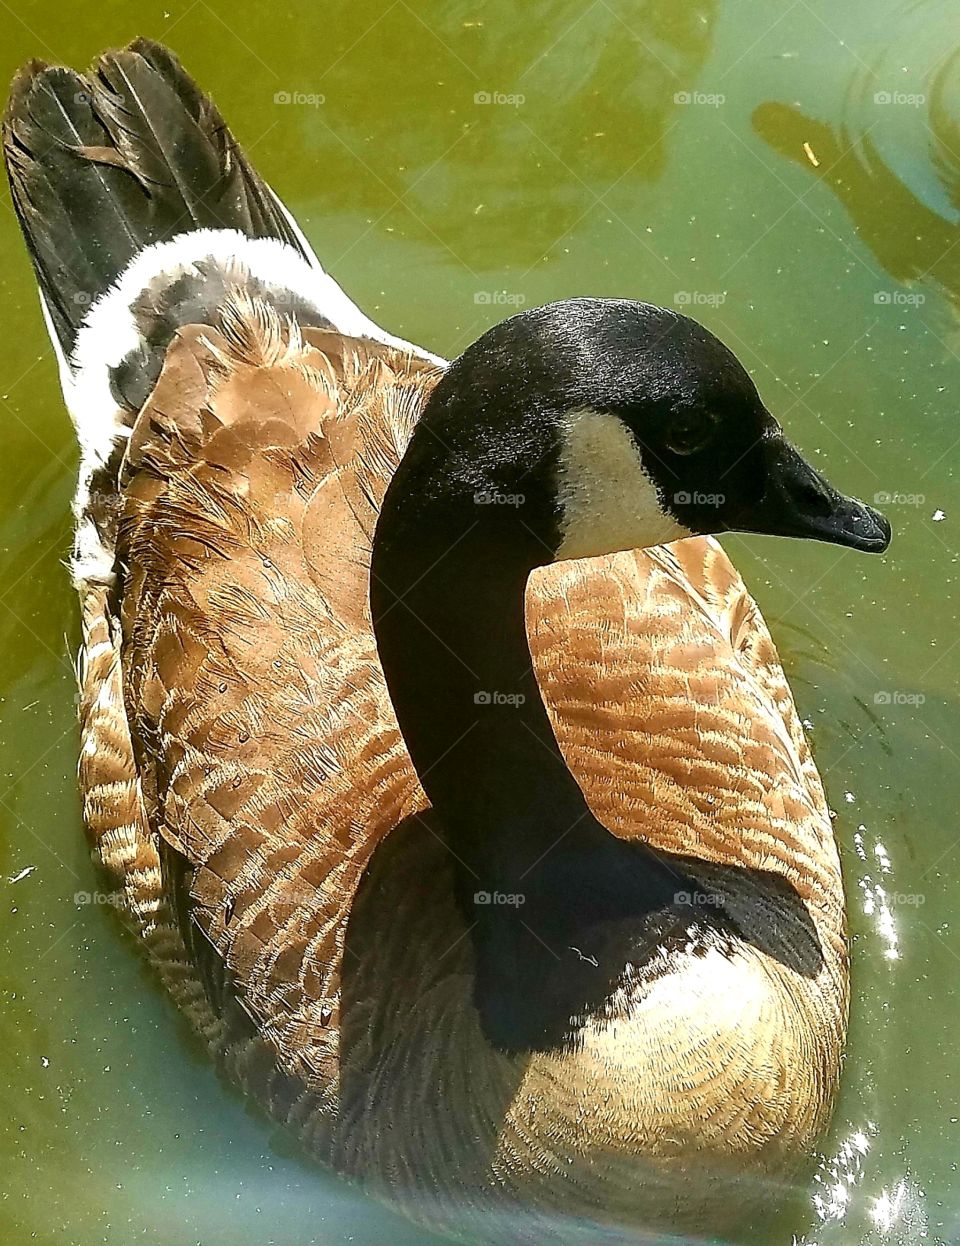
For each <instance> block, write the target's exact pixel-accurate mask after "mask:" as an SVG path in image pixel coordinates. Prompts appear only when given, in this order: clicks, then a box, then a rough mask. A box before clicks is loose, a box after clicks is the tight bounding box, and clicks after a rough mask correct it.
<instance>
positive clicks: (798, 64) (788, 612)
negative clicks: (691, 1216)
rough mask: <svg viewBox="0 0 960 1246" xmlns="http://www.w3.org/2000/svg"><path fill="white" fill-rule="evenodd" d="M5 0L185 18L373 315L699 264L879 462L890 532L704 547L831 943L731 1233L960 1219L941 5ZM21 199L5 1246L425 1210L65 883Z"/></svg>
mask: <svg viewBox="0 0 960 1246" xmlns="http://www.w3.org/2000/svg"><path fill="white" fill-rule="evenodd" d="M14 2H15V6H16V12H15V13H14V11H13V9H12V8H10V7H8V5H7V3H6V0H0V32H2V36H3V37H2V39H0V79H2V80H4V81H5V80H8V79H9V77H10V76H11V74H12V73H13V71H14V69H15V67H16V66H17V65H18V64H19V63H20V62H21V61H23V60H25V59H27V58H29V57H35V56H39V57H44V58H47V59H60V60H64V61H66V62H69V63H72V64H74V65H84V64H86V63H87V62H88V61H89V59H90V58H91V57H92V56H93V54H95V53H96V52H97V51H98V50H99V49H101V48H102V47H103V46H106V45H111V44H114V45H115V44H119V43H122V42H125V41H127V40H128V39H130V38H132V37H133V36H135V35H136V34H139V33H144V34H149V35H152V36H154V37H156V38H160V39H164V40H168V41H169V42H170V43H171V44H172V45H173V47H174V48H175V49H176V50H177V51H178V52H179V53H180V55H181V56H182V57H183V58H184V59H185V61H186V63H187V65H188V67H189V68H190V69H191V70H192V71H193V72H194V73H195V74H196V76H197V77H198V78H199V79H200V81H201V82H202V83H203V85H204V86H205V87H207V88H208V89H209V90H210V91H212V92H213V94H214V95H215V97H216V99H217V101H218V102H219V104H220V105H221V107H222V109H223V111H224V112H225V113H226V115H227V117H228V118H229V119H230V121H231V124H232V125H233V127H234V128H235V130H236V132H237V134H238V135H239V137H240V138H241V140H242V141H243V142H244V143H245V144H246V146H247V148H248V150H249V151H251V152H252V154H253V155H254V157H255V159H256V162H257V163H258V164H259V166H260V167H261V169H262V171H263V173H264V174H265V175H266V176H267V177H268V179H269V180H270V181H271V182H272V183H273V184H274V185H275V186H276V187H277V188H278V190H279V191H280V192H281V193H282V194H283V196H284V198H285V199H286V200H287V202H288V204H289V205H290V207H291V208H292V209H293V210H294V212H295V213H296V215H297V216H298V218H299V219H300V221H301V223H302V224H303V226H304V228H305V231H306V233H307V235H308V236H309V237H310V239H311V241H312V242H313V243H314V245H315V247H316V249H317V251H318V253H319V254H320V256H321V258H322V259H323V260H324V261H325V263H326V264H327V265H328V267H330V268H331V269H332V271H333V272H334V273H335V275H336V276H337V277H338V279H339V280H340V281H341V283H342V284H343V285H344V286H345V288H346V289H347V290H348V291H349V292H350V293H351V294H352V295H353V296H354V297H355V298H356V299H357V301H358V302H359V303H360V304H361V305H362V306H363V307H364V308H365V309H366V310H367V311H368V312H369V313H370V314H372V315H374V316H375V317H376V318H377V319H379V320H380V321H381V322H382V323H383V324H384V325H385V326H387V327H388V328H390V329H391V330H393V331H394V332H397V333H400V334H403V335H404V336H406V337H409V338H412V339H415V340H417V341H420V342H422V343H424V344H425V345H427V346H429V347H430V348H432V349H434V350H436V351H438V352H441V353H444V354H447V355H450V354H454V353H456V352H457V351H458V350H459V349H461V348H462V346H463V345H465V344H466V343H467V342H468V341H470V340H471V339H472V338H473V337H475V336H476V335H478V334H479V333H480V331H481V330H482V329H484V328H485V327H486V326H487V325H488V324H490V323H492V322H493V321H494V320H496V319H498V318H499V317H500V316H502V315H504V314H506V313H507V312H509V311H510V310H512V309H513V307H514V306H516V305H521V304H522V303H526V304H527V305H532V304H535V303H538V302H542V301H546V300H548V299H553V298H558V297H562V296H567V295H575V294H586V293H592V294H599V295H622V296H631V297H640V298H645V299H648V300H652V301H655V302H661V303H666V304H668V305H669V304H675V303H677V301H678V299H681V298H683V297H686V301H687V310H691V311H692V312H693V314H695V315H697V316H698V317H699V318H700V319H702V320H703V321H704V322H705V323H706V324H708V325H709V326H710V327H711V328H712V329H713V330H714V331H716V332H717V333H718V334H720V335H721V336H722V337H723V338H724V339H725V340H726V341H727V342H728V343H729V344H730V345H731V346H733V347H734V348H735V349H736V350H737V351H738V353H739V354H740V357H741V358H742V359H743V361H744V363H745V364H747V366H748V367H749V368H750V369H751V371H752V372H753V374H754V376H755V378H756V380H757V383H758V385H759V387H760V389H761V392H762V393H763V395H764V397H765V398H766V400H767V402H768V405H769V406H770V408H771V409H772V410H773V411H774V412H775V413H777V414H778V415H779V416H780V418H781V419H782V420H783V421H784V423H785V424H786V425H787V426H788V428H789V430H790V432H791V434H792V435H793V436H794V438H795V439H796V440H797V441H798V443H799V444H800V445H801V446H802V447H803V449H804V450H805V451H807V452H808V453H809V454H811V455H812V456H815V459H814V461H817V460H818V459H819V461H820V462H821V463H822V465H823V467H824V468H825V469H826V470H827V472H828V474H829V475H830V477H831V478H832V479H834V480H835V481H836V483H837V484H838V485H840V486H841V487H842V488H844V489H846V490H849V491H851V492H857V493H859V494H860V495H861V496H865V497H867V498H868V499H869V498H873V497H874V495H875V494H877V493H887V494H890V495H893V496H894V499H895V500H894V501H893V502H892V503H891V504H890V505H889V506H888V507H887V508H886V509H887V510H888V513H889V515H890V517H891V519H892V521H893V523H894V525H895V531H896V540H895V544H894V546H893V548H892V550H891V552H890V553H889V554H888V555H887V556H886V557H884V558H883V559H867V558H863V557H858V556H857V555H855V554H852V553H849V552H841V551H838V550H835V549H832V548H829V547H825V546H810V545H799V544H790V543H787V542H780V543H778V542H774V541H765V540H762V539H756V540H751V541H748V540H745V539H744V540H731V541H729V542H728V543H727V544H728V548H729V549H730V551H731V553H732V555H733V557H734V558H735V560H736V561H737V563H738V565H739V566H740V567H741V568H742V570H743V571H744V573H745V575H746V577H747V579H748V582H749V583H750V585H751V587H752V588H753V590H754V592H755V594H756V596H757V597H758V598H759V600H760V603H761V605H762V606H763V609H764V611H765V613H766V615H767V618H768V619H769V620H770V622H771V625H772V628H773V631H774V634H775V636H776V638H777V640H778V643H779V645H780V648H781V652H782V654H783V657H784V661H785V665H786V667H787V670H788V672H789V674H790V676H791V679H792V681H793V685H794V688H795V690H796V694H797V698H798V701H799V705H800V709H801V713H802V715H803V717H804V718H805V719H807V720H809V722H810V724H812V732H811V737H812V740H813V742H814V746H815V749H816V755H817V759H818V762H819V764H820V767H821V770H822V772H823V774H824V777H825V781H826V785H827V790H828V795H829V797H830V802H831V805H832V807H833V808H834V809H835V810H836V811H837V819H836V830H837V834H838V836H839V839H840V843H841V846H842V852H843V857H844V864H845V871H846V879H847V887H848V894H849V907H850V924H851V931H852V936H853V948H852V951H853V966H852V969H853V1005H852V1019H851V1036H850V1044H849V1049H848V1055H847V1062H846V1067H845V1074H844V1083H843V1090H842V1094H841V1098H840V1102H839V1106H838V1110H837V1113H836V1118H835V1122H834V1126H833V1129H832V1131H831V1133H830V1134H829V1135H828V1137H827V1138H825V1140H824V1144H823V1149H824V1165H823V1171H822V1172H821V1174H820V1178H819V1180H811V1181H809V1182H808V1183H806V1184H804V1185H802V1186H801V1188H799V1189H798V1190H796V1191H795V1192H793V1193H792V1194H789V1195H786V1196H783V1197H774V1196H771V1209H770V1211H771V1214H770V1220H769V1223H768V1224H767V1225H765V1226H760V1227H756V1226H755V1227H754V1229H753V1230H752V1231H751V1232H750V1233H746V1234H745V1235H744V1236H743V1237H742V1239H738V1240H742V1241H744V1242H748V1241H749V1242H751V1243H761V1244H762V1246H789V1244H790V1243H791V1240H792V1239H794V1238H795V1239H796V1240H797V1241H802V1242H804V1243H807V1244H808V1246H809V1244H812V1243H817V1244H818V1246H848V1244H850V1243H859V1242H865V1243H866V1242H869V1243H879V1242H911V1243H913V1242H919V1241H921V1240H924V1241H928V1242H941V1243H956V1242H958V1241H960V1178H958V1174H957V1160H958V1159H960V1120H958V1118H960V1063H958V1059H957V1050H958V1039H957V1035H958V1030H960V998H958V996H957V993H956V991H955V989H954V986H955V983H956V981H957V979H958V976H960V930H958V928H957V927H958V919H957V917H956V915H955V902H954V879H955V877H956V876H957V874H958V873H960V839H958V834H960V832H958V828H957V826H956V809H957V801H956V790H957V789H956V783H955V781H954V772H955V768H956V766H957V763H958V760H960V758H958V754H960V702H958V699H957V694H956V688H957V677H958V674H960V643H958V639H960V638H958V634H957V624H956V612H957V604H958V588H957V573H956V565H957V552H956V550H957V535H956V534H957V528H958V524H960V505H958V504H957V496H956V487H955V483H954V466H953V465H954V462H955V461H956V458H957V456H958V454H960V427H958V413H957V411H956V406H955V401H954V399H953V397H952V395H953V394H954V393H955V392H956V391H955V389H954V381H955V379H956V377H957V375H958V370H960V357H958V351H960V335H958V332H957V322H956V318H955V311H954V308H955V305H956V303H957V302H958V301H960V246H958V245H957V244H958V243H960V217H958V211H957V209H956V207H955V206H954V205H955V204H958V203H960V194H958V187H960V127H958V125H957V124H956V119H957V118H960V92H958V91H957V90H956V89H955V88H956V87H957V86H958V85H960V83H958V81H957V73H956V64H957V63H960V24H958V22H957V15H956V8H955V6H952V5H950V4H948V3H940V2H938V3H906V2H904V0H899V2H898V0H850V2H849V3H847V4H846V5H845V6H841V5H838V4H837V3H835V2H831V0H799V2H798V3H795V4H794V3H789V2H788V0H774V2H771V0H702V2H701V3H690V2H685V0H648V2H647V3H643V0H637V2H635V3H625V2H624V0H597V2H596V3H594V4H592V5H591V4H589V3H588V2H587V0H577V2H574V0H564V2H559V3H546V2H545V0H536V2H533V3H526V4H522V5H521V4H519V3H517V0H511V2H510V3H508V2H507V0H493V2H492V3H487V4H481V3H479V0H475V2H474V3H466V2H465V0H450V2H447V3H441V2H440V0H430V2H428V3H425V4H422V5H419V6H413V5H408V3H406V0H395V2H394V3H389V0H377V2H376V3H374V2H372V0H354V2H353V3H350V4H348V3H314V4H307V3H302V4H299V5H294V4H290V3H286V2H283V0H280V2H274V3H270V4H265V3H263V2H262V0H259V2H258V3H252V2H250V0H236V2H235V3H233V4H231V5H229V6H227V5H222V4H220V3H218V4H216V5H211V4H209V3H207V0H193V2H192V3H185V2H183V0H168V3H167V4H166V5H163V4H156V3H153V2H152V0H151V2H148V3H141V4H139V5H136V6H134V5H129V6H128V5H123V4H119V3H108V2H103V3H99V4H96V5H92V4H90V5H79V4H73V3H71V4H64V3H63V2H62V0H14ZM955 57H956V60H955ZM284 93H285V94H286V95H287V96H293V97H295V98H294V100H291V101H290V102H283V95H284ZM297 93H300V95H301V96H313V97H317V96H323V97H324V98H323V102H322V103H321V102H319V101H318V100H316V99H314V102H312V103H311V102H306V101H302V102H299V103H298V102H295V99H296V97H297ZM477 93H486V94H487V95H488V96H494V99H493V100H491V101H490V102H476V101H475V96H476V95H477ZM498 95H499V96H503V97H513V98H512V99H510V100H501V101H500V102H497V96H498ZM677 96H679V97H680V98H679V99H677V98H675V97H677ZM917 96H921V97H923V98H922V99H921V100H917V99H916V98H915V97H917ZM517 97H522V98H519V99H518V98H517ZM685 99H686V102H685ZM805 142H806V143H807V144H808V146H809V151H808V152H805V151H804V148H803V144H804V143H805ZM814 160H818V161H819V166H818V167H815V166H814V163H813V161H814ZM8 209H9V199H8V197H7V196H6V194H5V192H4V198H3V208H2V209H0V297H2V307H3V333H2V338H0V396H2V401H0V419H2V430H3V471H2V472H0V558H2V579H0V739H2V754H0V933H2V937H3V955H2V958H0V990H2V1001H3V1003H2V1010H0V1131H2V1134H0V1136H2V1141H0V1241H2V1242H3V1243H8V1242H9V1243H12V1244H13V1246H21V1244H23V1243H28V1242H30V1243H32V1242H39V1243H44V1244H46V1243H50V1244H51V1246H52V1244H54V1243H56V1246H61V1244H66V1246H71V1244H76V1246H94V1244H99V1243H107V1244H109V1246H128V1244H129V1243H135V1242H136V1243H140V1242H144V1243H162V1244H163V1246H181V1244H182V1246H194V1244H196V1243H200V1244H201V1246H221V1244H222V1246H227V1244H229V1246H309V1244H310V1243H325V1244H326V1243H338V1242H356V1243H360V1244H361V1246H366V1244H370V1243H381V1242H390V1243H400V1244H401V1246H403V1244H404V1243H414V1242H423V1241H425V1240H426V1236H425V1234H423V1233H422V1232H420V1231H419V1230H417V1229H415V1228H411V1227H409V1226H407V1225H406V1224H405V1223H404V1222H403V1221H401V1220H399V1219H398V1218H397V1217H395V1216H393V1215H391V1214H390V1213H389V1212H388V1211H385V1210H383V1209H382V1208H379V1207H377V1206H374V1205H372V1204H370V1203H368V1202H366V1201H364V1200H362V1199H361V1198H359V1197H358V1196H357V1195H356V1194H354V1193H352V1192H350V1191H349V1190H348V1189H346V1187H345V1186H344V1185H343V1184H342V1183H340V1182H339V1181H337V1180H336V1179H335V1178H333V1177H331V1176H330V1175H328V1174H325V1173H323V1172H321V1171H319V1170H317V1169H315V1168H313V1167H312V1166H310V1165H309V1164H306V1163H304V1162H303V1161H301V1160H300V1159H299V1158H298V1157H297V1155H296V1153H295V1151H293V1150H292V1148H291V1147H290V1145H289V1144H288V1143H287V1142H286V1141H285V1140H284V1139H283V1138H282V1137H280V1136H278V1135H277V1134H276V1132H275V1131H273V1130H272V1129H271V1128H270V1127H269V1126H267V1125H265V1124H264V1123H263V1122H262V1120H261V1119H260V1118H259V1117H258V1116H257V1115H255V1114H253V1113H250V1112H249V1111H248V1110H247V1109H246V1108H245V1106H244V1104H243V1103H242V1101H241V1100H240V1099H239V1098H238V1096H236V1095H235V1094H234V1093H233V1092H232V1091H231V1090H229V1089H228V1088H226V1087H225V1086H224V1085H222V1084H221V1083H220V1082H219V1081H218V1079H217V1077H216V1076H215V1075H214V1073H213V1072H212V1071H211V1069H210V1067H209V1064H208V1062H207V1060H206V1058H205V1056H204V1054H203V1053H202V1051H200V1049H199V1048H198V1046H197V1044H196V1043H195V1042H194V1041H193V1040H192V1039H191V1037H190V1035H189V1034H188V1033H187V1031H186V1028H185V1026H184V1024H183V1023H182V1022H181V1021H180V1020H179V1018H178V1017H177V1016H176V1014H175V1013H174V1011H173V1009H172V1008H171V1007H170V1006H169V1005H168V1003H167V1002H166V1000H165V998H164V997H163V995H162V993H161V992H160V991H159V990H158V988H157V986H156V985H155V984H154V982H153V981H152V979H151V978H150V976H149V975H148V974H147V973H146V972H145V971H144V969H143V967H142V966H141V963H140V961H139V958H138V957H137V955H136V954H135V949H134V948H133V947H132V946H131V945H130V944H129V943H128V942H127V941H126V940H125V939H124V938H123V937H122V935H121V932H120V930H119V928H118V925H117V923H116V921H115V920H114V919H113V918H112V916H111V914H110V913H109V912H108V911H106V910H105V909H103V908H97V907H94V906H78V905H77V904H76V903H75V900H74V897H75V895H76V893H78V892H90V891H94V890H96V881H95V875H94V872H93V870H92V867H91V866H90V864H89V862H88V859H87V853H86V848H85V845H84V840H83V835H82V831H81V825H80V819H79V813H78V801H77V796H76V793H75V784H74V771H75V754H76V747H77V745H76V732H75V728H74V689H75V681H74V675H73V670H72V655H73V654H74V653H75V652H76V648H77V642H78V628H77V620H76V609H75V602H74V598H73V595H72V593H71V590H70V588H69V585H68V583H67V578H66V574H65V572H64V570H63V567H62V565H61V564H62V560H63V558H64V556H65V554H66V552H67V550H68V547H69V517H68V510H69V499H70V494H71V490H72V485H73V476H74V471H75V463H76V456H75V451H74V447H73V439H72V433H71V429H70V426H69V422H68V419H67V416H66V414H65V413H64V410H63V407H62V404H61V401H60V396H59V390H58V385H57V378H56V370H55V366H54V362H53V359H52V355H51V351H50V349H49V347H48V345H47V342H46V336H45V333H44V330H43V326H42V323H41V319H40V315H39V311H38V308H37V302H36V298H35V294H34V288H33V281H32V278H31V274H30V270H29V266H28V263H27V261H26V257H25V254H24V252H23V249H22V246H21V242H20V238H19V234H18V231H17V228H16V224H15V221H14V218H13V215H12V213H11V212H10V211H9V210H8ZM905 283H908V284H905ZM918 495H919V500H918ZM26 870H30V872H29V873H28V874H26V875H25V876H23V877H19V880H18V881H15V882H11V881H9V880H12V879H18V876H20V875H21V874H22V873H23V872H24V871H26ZM878 884H879V885H881V886H882V887H883V888H884V891H885V894H886V899H884V897H883V896H878V895H877V894H876V891H875V888H876V886H877V885H878ZM851 1139H853V1141H851ZM838 1187H840V1188H842V1190H843V1191H844V1192H845V1193H844V1195H843V1196H841V1195H840V1194H839V1193H838ZM824 1216H826V1219H824V1218H823V1217H824Z"/></svg>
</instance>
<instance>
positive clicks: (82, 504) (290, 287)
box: [41, 200, 444, 586]
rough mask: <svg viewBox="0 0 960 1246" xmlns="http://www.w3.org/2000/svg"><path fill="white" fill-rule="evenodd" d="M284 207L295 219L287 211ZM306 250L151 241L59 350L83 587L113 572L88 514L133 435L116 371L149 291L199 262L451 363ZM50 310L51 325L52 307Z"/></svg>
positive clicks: (252, 242) (342, 325) (210, 237)
mask: <svg viewBox="0 0 960 1246" xmlns="http://www.w3.org/2000/svg"><path fill="white" fill-rule="evenodd" d="M277 202H278V203H279V200H278V201H277ZM281 207H282V205H281ZM284 212H285V214H286V215H287V218H288V220H291V221H292V217H290V214H289V213H287V212H286V209H284ZM296 232H297V236H298V237H299V238H302V237H303V235H302V234H301V233H300V230H299V228H298V229H297V231H296ZM306 245H307V244H306V242H305V240H304V246H306ZM307 249H308V251H309V248H307ZM309 255H310V259H309V260H306V259H304V258H303V256H302V255H300V254H299V253H298V252H297V251H296V250H294V248H293V247H291V246H288V245H287V244H286V243H284V242H280V241H278V240H277V239H273V238H248V237H247V236H246V235H245V234H242V233H240V232H239V231H238V230H234V229H216V230H214V229H197V230H192V231H190V232H189V233H184V234H180V235H179V236H178V237H176V238H172V239H170V241H168V242H158V243H154V244H153V245H152V246H149V247H146V248H145V249H144V250H143V251H141V252H140V254H139V255H137V256H136V257H135V258H134V259H133V260H132V261H131V263H130V264H129V265H128V267H127V268H126V269H125V270H124V271H123V272H122V273H121V274H120V276H119V278H118V279H117V281H116V282H115V283H114V284H113V285H112V286H111V287H110V289H109V290H107V291H106V292H105V293H104V294H102V295H101V296H100V297H99V298H98V299H97V300H96V301H95V302H94V303H93V305H92V306H91V307H90V310H89V311H88V312H87V314H86V316H85V317H84V320H83V324H82V326H81V328H80V331H79V333H78V334H77V342H76V346H75V349H74V351H73V355H72V358H70V359H69V360H68V359H65V358H64V356H63V354H62V352H61V351H59V350H57V359H58V363H59V367H60V380H61V385H62V388H63V395H64V400H65V402H66V405H67V409H68V410H69V412H70V415H71V417H72V419H73V422H74V425H75V427H76V431H77V439H78V441H79V443H80V478H79V481H78V485H77V494H76V498H75V500H74V514H75V515H76V519H77V534H76V542H75V547H74V558H73V577H74V581H75V583H77V585H78V586H79V585H80V584H82V583H84V582H109V580H110V579H111V577H112V573H113V550H112V549H107V548H105V546H104V545H103V542H102V540H101V539H100V535H99V533H98V531H97V527H96V525H95V524H94V523H93V521H92V520H91V518H90V516H89V514H88V504H89V498H90V487H91V482H92V480H93V477H94V475H95V473H96V472H97V470H98V469H99V468H101V467H103V466H104V465H105V464H106V463H107V462H108V461H109V459H110V457H111V455H112V454H113V453H114V450H115V448H116V446H117V444H118V442H119V441H121V440H123V439H124V438H128V437H129V435H130V422H131V416H130V413H129V411H127V410H125V409H124V408H122V407H121V406H120V405H119V404H118V403H117V401H116V399H115V398H114V396H113V393H112V392H111V386H110V374H111V371H112V370H113V369H114V368H117V367H118V366H119V365H120V364H121V363H122V362H123V360H124V359H126V358H127V357H128V356H129V355H131V354H132V353H133V352H134V351H136V350H137V349H138V348H139V347H140V345H141V335H140V330H139V328H138V326H137V321H136V318H135V315H134V312H133V305H134V303H135V302H136V300H137V299H138V298H139V297H140V296H141V295H142V294H143V293H144V292H145V291H147V290H148V289H149V290H151V291H157V290H161V289H163V288H164V287H166V286H169V285H171V284H172V283H173V282H175V281H176V280H178V279H179V278H181V277H183V276H185V275H189V274H190V273H191V272H193V273H196V265H197V264H199V263H205V264H212V265H214V266H215V267H217V268H219V269H221V270H222V272H223V273H224V274H225V275H226V276H228V277H229V278H230V279H231V281H232V282H234V283H235V284H239V285H240V286H241V288H242V283H243V280H244V277H245V276H248V277H249V278H253V279H255V280H256V281H258V282H259V283H261V284H262V285H263V286H264V287H266V289H267V290H268V292H271V293H274V294H276V295H277V296H278V301H281V302H282V301H288V302H289V301H292V300H294V299H295V300H299V301H301V302H302V303H305V304H307V305H308V306H309V307H312V308H314V309H315V310H316V312H317V314H318V316H319V317H321V318H322V319H323V320H325V321H328V322H329V323H330V324H332V325H333V326H334V328H335V329H336V330H337V331H338V332H340V333H343V334H345V335H348V336H351V337H366V338H372V339H373V340H375V341H378V342H383V343H384V344H385V345H387V346H392V347H395V348H397V349H398V350H406V351H412V352H413V353H414V354H416V355H419V356H421V357H422V358H424V359H428V360H430V361H431V362H435V363H441V364H442V363H443V362H444V361H443V360H442V359H439V358H438V357H437V356H436V355H431V354H430V353H429V352H427V351H424V350H422V349H421V348H420V347H418V346H415V345H413V344H412V343H410V342H407V341H405V340H404V339H403V338H398V337H394V336H393V335H392V334H389V333H386V332H385V331H384V330H383V329H381V328H380V326H379V325H377V324H376V323H375V322H374V321H372V320H371V319H370V318H369V317H368V316H365V315H364V313H363V312H362V311H361V310H360V309H359V307H357V305H356V304H355V303H354V302H353V301H352V300H351V299H349V298H348V297H347V295H346V294H345V293H344V292H343V290H342V289H341V288H340V286H339V285H338V284H337V283H336V281H334V279H333V278H332V277H331V276H330V275H329V274H328V273H326V272H324V270H323V268H322V267H321V266H320V263H319V261H318V260H317V259H316V257H315V256H314V255H313V253H312V251H309ZM41 302H42V299H41ZM43 310H44V317H45V319H46V321H47V328H48V329H50V327H51V326H50V318H49V314H48V312H47V308H46V306H44V309H43ZM184 323H189V321H188V320H185V321H184ZM50 336H51V338H52V340H53V342H54V345H55V348H56V335H55V334H54V333H52V332H51V334H50Z"/></svg>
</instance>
